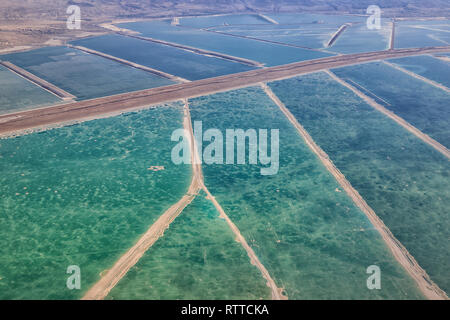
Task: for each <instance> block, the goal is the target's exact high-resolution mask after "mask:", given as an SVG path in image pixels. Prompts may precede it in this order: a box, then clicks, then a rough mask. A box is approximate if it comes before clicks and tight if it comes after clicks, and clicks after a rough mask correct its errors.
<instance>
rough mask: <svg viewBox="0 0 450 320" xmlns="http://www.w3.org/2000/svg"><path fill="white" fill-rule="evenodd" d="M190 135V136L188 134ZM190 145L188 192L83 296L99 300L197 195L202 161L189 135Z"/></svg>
mask: <svg viewBox="0 0 450 320" xmlns="http://www.w3.org/2000/svg"><path fill="white" fill-rule="evenodd" d="M183 127H184V130H185V133H186V134H187V133H189V130H190V129H189V128H190V127H191V121H190V116H189V110H188V109H187V106H185V109H184V119H183ZM187 138H189V137H187ZM188 141H189V143H190V149H191V163H192V171H193V172H192V181H191V185H190V186H189V189H188V191H187V193H186V194H185V195H184V196H183V197H182V198H181V200H180V201H178V202H177V203H176V204H174V205H173V206H171V207H170V208H169V209H168V210H167V211H166V212H164V213H163V214H162V215H161V216H160V217H159V218H158V220H156V222H155V223H153V224H152V226H151V227H150V229H148V231H147V232H146V233H145V234H144V235H143V236H142V237H141V238H140V239H139V240H138V242H137V243H136V244H135V245H134V246H133V247H131V249H129V250H128V251H127V252H126V253H125V254H124V255H123V256H122V257H120V259H119V260H118V261H117V262H116V263H115V264H114V265H113V267H112V268H111V269H109V270H108V271H107V273H106V274H105V275H104V276H103V277H102V278H101V279H100V280H99V281H98V282H97V283H96V284H95V285H94V286H93V287H92V288H91V289H89V291H88V292H86V294H85V295H84V296H83V298H82V299H83V300H102V299H104V298H105V297H106V296H107V295H108V293H109V292H110V291H111V290H112V289H113V288H114V287H115V286H116V284H117V283H118V282H119V281H120V279H122V278H123V277H124V276H125V274H126V273H127V272H128V270H130V269H131V267H133V266H134V265H135V264H136V263H137V262H138V261H139V259H140V258H141V257H142V256H143V255H144V253H145V252H146V251H147V250H148V249H149V248H150V247H151V246H152V245H153V244H154V243H155V242H156V241H157V240H158V239H159V238H160V237H162V236H163V235H164V232H165V231H166V229H167V228H168V227H169V225H170V224H171V223H172V222H173V221H174V220H175V218H176V217H178V216H179V215H180V213H181V212H182V211H183V210H184V208H186V207H187V206H188V205H189V204H190V203H191V202H192V201H193V200H194V199H195V197H196V195H197V194H198V192H199V191H200V190H201V188H202V186H203V175H202V171H201V165H200V164H196V163H198V160H197V159H196V155H197V153H196V152H192V151H193V146H194V145H193V143H192V139H191V138H189V139H188Z"/></svg>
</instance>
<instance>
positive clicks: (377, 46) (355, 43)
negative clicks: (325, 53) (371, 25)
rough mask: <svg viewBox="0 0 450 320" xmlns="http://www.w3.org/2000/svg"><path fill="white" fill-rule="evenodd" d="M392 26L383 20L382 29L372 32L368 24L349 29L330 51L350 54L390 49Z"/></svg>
mask: <svg viewBox="0 0 450 320" xmlns="http://www.w3.org/2000/svg"><path fill="white" fill-rule="evenodd" d="M391 29H392V27H391V24H390V23H389V22H387V21H384V20H382V23H381V29H379V30H377V29H373V30H370V29H368V28H367V25H366V23H362V24H356V25H353V26H351V27H348V28H347V29H346V30H345V31H344V32H343V33H342V34H341V35H340V36H339V37H338V38H337V40H336V42H335V43H334V44H333V46H332V47H331V48H330V49H329V50H330V51H334V52H339V53H344V54H349V53H359V52H371V51H381V50H386V49H389V44H390V43H389V41H390V35H391Z"/></svg>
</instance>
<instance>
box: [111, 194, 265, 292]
mask: <svg viewBox="0 0 450 320" xmlns="http://www.w3.org/2000/svg"><path fill="white" fill-rule="evenodd" d="M108 299H202V300H216V299H270V289H269V287H268V286H267V285H266V281H265V279H264V278H263V277H262V275H261V273H260V272H259V270H258V269H257V268H256V267H255V266H253V265H252V264H250V259H249V257H248V255H247V253H246V252H245V250H244V249H243V247H242V246H241V244H240V243H238V242H236V241H235V236H234V234H233V232H232V231H231V229H230V228H229V227H228V224H227V223H226V221H225V220H223V219H221V218H219V214H218V212H217V211H216V209H215V207H214V205H213V204H212V202H211V201H209V200H207V199H206V198H205V194H204V193H203V192H202V193H201V194H199V195H198V196H197V197H196V198H195V200H194V201H193V202H192V203H191V204H190V205H189V206H187V207H186V208H185V209H184V211H183V212H182V213H181V215H180V216H179V217H177V218H176V219H175V221H174V222H173V223H172V224H171V225H170V227H169V229H168V230H166V232H165V233H164V236H163V237H162V238H160V239H159V240H158V241H157V242H156V243H155V244H154V245H153V246H152V247H151V248H150V249H149V250H148V251H147V252H146V253H145V255H144V256H143V257H142V258H141V260H139V262H138V263H137V264H136V265H135V266H134V267H133V268H131V270H130V271H129V272H128V273H127V274H126V276H125V277H124V278H123V279H122V280H121V281H120V282H119V283H118V284H117V286H116V287H115V288H114V289H113V290H112V291H111V293H110V294H109V295H108Z"/></svg>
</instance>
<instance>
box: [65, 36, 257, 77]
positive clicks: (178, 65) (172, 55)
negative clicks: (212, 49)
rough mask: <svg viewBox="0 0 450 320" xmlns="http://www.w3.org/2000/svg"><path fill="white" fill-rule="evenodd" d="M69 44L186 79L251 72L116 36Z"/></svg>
mask: <svg viewBox="0 0 450 320" xmlns="http://www.w3.org/2000/svg"><path fill="white" fill-rule="evenodd" d="M72 44H74V45H80V46H84V47H87V48H90V49H94V50H97V51H101V52H104V53H107V54H110V55H113V56H116V57H119V58H122V59H125V60H129V61H132V62H136V63H138V64H141V65H144V66H148V67H151V68H154V69H157V70H161V71H164V72H167V73H169V74H172V75H175V76H179V77H182V78H185V79H188V80H199V79H204V78H211V77H217V76H221V75H226V74H230V73H237V72H244V71H249V70H253V69H255V68H254V67H250V66H247V65H244V64H241V63H236V62H232V61H227V60H223V59H218V58H213V57H206V56H203V55H199V54H195V53H192V52H188V51H185V50H182V49H177V48H174V47H169V46H165V45H161V44H157V43H154V42H149V41H144V40H139V39H133V38H129V37H124V36H119V35H106V36H100V37H94V38H87V39H81V40H76V41H73V42H72Z"/></svg>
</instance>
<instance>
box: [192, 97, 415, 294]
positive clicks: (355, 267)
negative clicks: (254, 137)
mask: <svg viewBox="0 0 450 320" xmlns="http://www.w3.org/2000/svg"><path fill="white" fill-rule="evenodd" d="M191 115H192V119H193V121H194V120H202V121H203V132H205V130H207V129H208V128H217V129H219V130H221V131H222V132H223V131H224V130H225V129H231V128H241V129H244V130H246V129H249V128H253V129H265V128H267V129H279V130H280V157H279V160H280V169H279V172H278V174H276V175H272V176H262V175H261V174H260V170H259V169H260V167H259V166H256V165H204V166H203V170H204V176H205V184H206V186H207V187H208V189H209V190H210V192H211V193H212V194H213V196H215V197H216V199H217V201H218V202H219V203H220V204H221V206H222V207H223V208H224V210H225V212H226V213H227V214H228V215H229V217H230V218H231V220H232V221H233V222H234V223H235V224H236V225H237V227H238V228H239V229H240V231H241V233H242V235H243V236H244V237H245V238H246V239H247V242H248V243H249V245H250V246H251V247H252V248H253V249H254V251H255V253H256V255H257V256H258V257H259V259H260V261H261V262H262V264H264V266H265V267H266V268H267V269H268V271H269V273H270V274H271V276H272V278H273V279H274V280H275V282H276V284H277V285H278V286H279V287H282V288H284V290H285V292H286V294H287V296H288V297H289V298H290V299H382V298H385V299H394V298H396V299H397V298H398V299H404V298H408V299H415V298H421V295H420V294H419V293H418V292H417V290H416V287H415V284H414V283H413V282H412V280H411V279H410V278H409V277H408V276H407V275H406V274H405V272H404V271H403V269H401V268H400V267H399V266H398V264H397V263H396V262H395V261H394V258H393V257H392V255H391V254H390V252H389V251H388V249H387V248H386V247H385V245H384V242H383V241H382V240H381V238H380V236H379V234H378V233H377V232H376V231H375V230H374V228H373V226H372V225H371V224H370V223H369V221H368V220H367V218H366V217H365V215H364V214H363V213H362V212H361V211H360V210H359V209H358V208H357V207H355V205H354V204H353V202H352V201H351V200H350V199H349V198H348V197H347V195H346V194H345V193H344V192H343V190H341V189H340V186H339V185H338V183H337V182H336V180H335V179H334V178H333V177H332V176H331V174H329V173H328V171H327V170H326V169H325V168H324V167H323V166H322V165H321V163H320V162H319V161H318V159H317V158H316V157H315V156H314V155H313V154H312V152H311V151H310V150H309V149H308V147H307V146H306V145H305V144H304V143H303V140H302V139H301V137H300V136H299V134H298V133H297V131H296V130H295V129H294V127H293V126H292V125H291V124H290V123H289V122H288V120H287V119H286V118H285V117H284V115H283V114H282V113H281V111H280V110H279V109H278V107H277V106H276V105H275V104H274V103H273V102H272V101H271V100H270V99H269V98H268V97H267V96H266V95H265V94H264V92H263V91H262V90H261V89H260V88H248V89H241V90H236V91H231V92H227V93H220V94H215V95H211V96H206V97H201V98H196V99H193V100H192V102H191ZM206 146H207V143H204V147H206ZM373 264H376V265H378V266H380V267H381V270H382V277H383V279H384V280H382V283H383V284H382V289H381V290H373V291H371V290H368V289H367V287H366V280H367V277H368V275H367V274H366V268H367V267H368V266H370V265H373Z"/></svg>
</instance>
